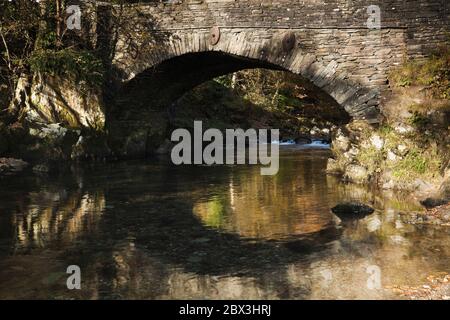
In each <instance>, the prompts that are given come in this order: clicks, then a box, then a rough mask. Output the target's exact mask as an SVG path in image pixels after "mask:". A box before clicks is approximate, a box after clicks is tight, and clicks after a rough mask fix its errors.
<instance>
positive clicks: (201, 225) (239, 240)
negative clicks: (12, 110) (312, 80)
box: [0, 146, 450, 299]
mask: <svg viewBox="0 0 450 320" xmlns="http://www.w3.org/2000/svg"><path fill="white" fill-rule="evenodd" d="M328 156H329V151H328V150H325V149H323V148H319V149H315V148H313V149H310V148H304V147H303V148H302V147H296V146H290V147H283V148H282V152H281V158H280V172H279V174H278V175H277V176H274V177H268V176H261V175H260V170H259V168H258V167H256V166H212V167H208V166H197V167H193V166H180V167H176V166H173V165H171V164H169V162H168V160H167V159H159V160H153V161H141V162H122V163H110V164H95V165H91V166H84V167H74V168H71V169H70V170H61V171H60V173H59V174H57V175H51V176H41V177H39V176H35V175H32V174H24V175H22V176H19V177H9V178H2V179H1V180H0V184H1V185H0V298H32V299H38V298H39V299H47V298H50V299H53V298H55V299H72V298H75V299H79V298H89V299H120V298H130V299H171V298H177V299H180V298H187V299H190V298H195V299H203V298H212V299H228V298H236V299H266V298H267V299H269V298H271V299H324V298H326V299H339V298H350V299H353V298H369V299H379V298H400V297H399V296H396V295H395V294H394V293H393V291H392V290H390V289H388V288H389V287H390V286H396V285H411V286H412V285H420V284H421V283H423V281H424V279H425V278H426V277H427V276H428V275H430V274H435V273H440V272H449V265H450V263H449V262H450V238H449V234H448V227H447V228H445V227H431V226H428V227H426V226H412V225H408V224H405V223H404V222H403V221H402V216H401V215H399V214H398V212H401V211H403V212H405V211H408V210H411V211H412V210H420V206H418V205H417V204H416V203H414V202H411V201H408V200H406V198H402V197H401V196H400V195H396V194H392V193H391V194H382V193H379V192H376V191H371V190H368V189H367V188H364V187H361V186H355V185H345V184H342V183H340V182H339V181H338V180H336V179H335V178H333V177H330V176H326V175H325V167H326V160H327V158H328ZM348 200H358V201H362V202H364V203H368V204H370V205H372V206H373V207H374V208H375V209H376V212H375V213H374V214H373V215H371V216H368V217H366V218H364V219H362V220H358V221H352V222H345V223H344V222H341V221H339V219H338V218H337V217H335V216H334V215H333V214H332V213H331V212H330V208H331V207H333V206H334V205H336V204H337V203H340V202H343V201H348ZM69 265H78V266H79V267H80V268H81V279H82V281H81V283H82V288H81V290H68V289H67V287H66V279H67V277H68V276H69V275H68V274H66V269H67V267H68V266H69Z"/></svg>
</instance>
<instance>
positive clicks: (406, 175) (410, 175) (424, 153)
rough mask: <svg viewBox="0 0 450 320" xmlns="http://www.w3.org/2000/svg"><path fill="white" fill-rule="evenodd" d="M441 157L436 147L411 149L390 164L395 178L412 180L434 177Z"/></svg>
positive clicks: (437, 171)
mask: <svg viewBox="0 0 450 320" xmlns="http://www.w3.org/2000/svg"><path fill="white" fill-rule="evenodd" d="M441 164H442V163H441V159H440V157H439V155H438V151H437V150H436V148H430V149H427V150H420V149H418V148H415V149H413V150H411V151H410V152H409V153H408V154H407V155H406V156H405V157H404V158H403V159H402V160H400V161H398V162H397V163H395V164H394V165H392V167H391V169H392V175H393V176H394V177H395V178H396V179H397V180H402V181H414V180H416V179H417V178H435V177H436V176H437V175H439V170H440V167H441Z"/></svg>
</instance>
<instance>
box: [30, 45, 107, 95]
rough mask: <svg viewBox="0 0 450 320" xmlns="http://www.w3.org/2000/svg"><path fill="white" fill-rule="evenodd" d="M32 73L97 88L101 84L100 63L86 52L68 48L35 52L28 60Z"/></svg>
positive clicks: (101, 72) (91, 54)
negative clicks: (83, 83)
mask: <svg viewBox="0 0 450 320" xmlns="http://www.w3.org/2000/svg"><path fill="white" fill-rule="evenodd" d="M29 63H30V66H31V69H32V71H34V72H39V73H42V74H49V75H52V76H69V77H72V78H73V79H74V80H76V81H80V82H85V83H86V84H88V85H90V86H94V87H98V86H100V85H101V84H102V83H103V78H104V68H103V64H102V61H101V60H100V59H99V58H97V57H96V56H95V55H94V54H93V53H92V52H90V51H87V50H80V51H77V50H73V49H70V48H67V49H61V50H58V51H54V50H51V49H46V50H36V51H35V52H33V54H32V56H31V57H30V59H29Z"/></svg>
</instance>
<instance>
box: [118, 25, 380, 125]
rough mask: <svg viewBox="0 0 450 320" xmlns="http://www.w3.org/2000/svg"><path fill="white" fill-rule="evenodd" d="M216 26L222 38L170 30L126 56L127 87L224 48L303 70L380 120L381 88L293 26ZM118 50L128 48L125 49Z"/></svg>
mask: <svg viewBox="0 0 450 320" xmlns="http://www.w3.org/2000/svg"><path fill="white" fill-rule="evenodd" d="M218 30H220V38H219V39H218V42H217V43H216V44H213V41H211V36H212V34H211V33H212V31H211V30H206V29H201V30H189V32H174V33H171V34H170V35H166V37H165V38H164V40H163V42H162V43H161V44H159V45H154V44H153V45H148V46H141V47H140V49H139V50H137V49H136V52H135V54H136V59H134V60H132V61H130V59H128V60H129V62H128V64H125V65H121V70H122V71H123V72H124V79H125V81H124V87H125V88H127V89H126V90H127V91H128V88H129V85H130V84H132V83H133V82H140V81H141V80H139V77H141V78H142V77H145V73H146V72H147V73H148V72H149V70H155V68H157V67H158V66H161V65H164V64H165V62H167V61H170V60H173V59H176V58H179V57H183V56H186V55H193V54H199V53H203V54H204V53H223V54H224V55H229V56H233V57H237V58H239V59H242V60H246V61H247V62H248V66H249V67H250V68H251V67H263V68H269V69H278V70H285V71H290V72H292V73H294V74H297V75H300V76H302V77H303V78H305V79H306V80H308V81H310V82H311V83H312V84H313V85H314V86H316V87H317V88H319V89H321V90H323V91H324V92H326V93H327V94H328V95H329V96H330V97H332V98H333V99H334V100H335V101H336V102H337V103H338V104H339V105H341V106H342V107H344V108H345V110H346V111H347V112H348V113H349V114H350V115H351V116H352V117H353V118H355V119H365V120H368V121H369V122H378V120H379V119H378V117H379V108H378V106H379V102H380V91H379V90H377V89H373V88H368V87H365V86H364V85H362V84H360V83H356V82H355V81H354V80H351V79H350V78H351V77H350V76H349V74H348V73H347V72H346V71H344V68H343V67H341V62H338V61H336V60H324V59H323V58H318V56H316V55H315V54H314V53H311V52H307V51H305V50H304V49H303V48H302V44H301V43H300V42H299V41H298V40H297V39H300V36H298V35H297V34H296V32H295V31H290V30H288V29H286V30H284V29H283V30H278V31H277V32H275V33H273V32H270V33H267V34H264V33H262V32H261V30H257V31H253V32H252V31H248V30H236V29H226V28H223V29H218ZM297 32H299V31H297ZM160 39H161V38H160ZM214 42H215V41H214ZM119 51H121V52H126V50H123V49H122V50H119ZM125 58H126V57H125ZM128 58H129V57H128ZM123 61H126V59H123ZM120 62H121V58H120V57H119V58H118V59H116V63H117V64H118V65H120ZM241 69H242V68H241ZM231 71H232V70H231ZM236 71H237V70H236Z"/></svg>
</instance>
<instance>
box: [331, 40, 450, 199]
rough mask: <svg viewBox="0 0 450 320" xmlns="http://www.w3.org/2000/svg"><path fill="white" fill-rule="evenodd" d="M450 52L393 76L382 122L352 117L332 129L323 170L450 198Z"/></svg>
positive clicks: (351, 179) (358, 180)
mask: <svg viewBox="0 0 450 320" xmlns="http://www.w3.org/2000/svg"><path fill="white" fill-rule="evenodd" d="M449 69H450V54H449V51H448V49H447V50H442V51H441V52H440V53H438V54H437V55H436V56H433V57H431V58H429V59H427V60H424V61H419V62H409V63H406V64H405V65H404V66H402V67H400V68H399V70H396V71H395V72H393V74H392V75H391V85H392V92H390V93H389V94H385V96H384V97H383V104H382V108H381V112H382V117H383V119H382V121H381V123H379V124H376V125H372V124H369V123H367V122H365V121H352V122H351V123H349V124H347V125H346V126H341V127H339V128H337V129H336V130H334V132H333V147H332V150H333V154H334V156H333V158H332V159H330V160H329V162H328V168H327V171H328V173H330V174H336V175H340V176H341V177H342V179H343V180H344V181H347V182H352V183H358V184H375V185H377V186H378V187H380V188H383V189H396V190H407V191H409V192H412V193H413V194H414V195H415V196H416V197H417V198H419V199H421V200H425V199H426V198H430V199H434V200H435V201H436V203H439V202H440V204H445V203H447V202H448V201H449V200H450V191H449V190H450V85H449V84H450V76H449V72H448V70H449Z"/></svg>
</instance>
